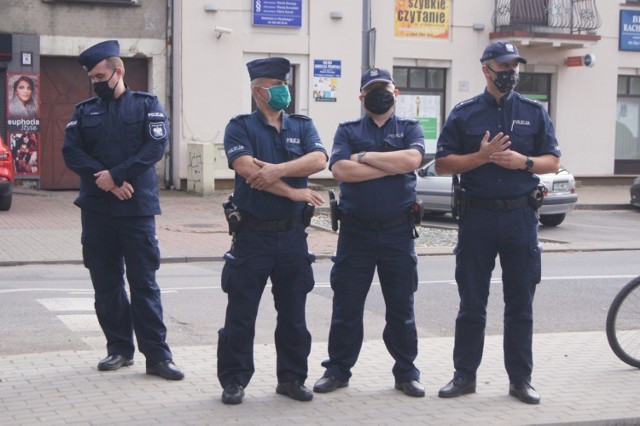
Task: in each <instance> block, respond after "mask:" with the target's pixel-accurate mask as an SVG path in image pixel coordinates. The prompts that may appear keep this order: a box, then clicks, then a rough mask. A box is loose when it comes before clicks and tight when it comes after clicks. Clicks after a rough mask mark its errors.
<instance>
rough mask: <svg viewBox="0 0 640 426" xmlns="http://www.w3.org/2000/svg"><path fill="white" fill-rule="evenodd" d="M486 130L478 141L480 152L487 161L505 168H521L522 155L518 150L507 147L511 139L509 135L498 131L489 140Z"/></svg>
mask: <svg viewBox="0 0 640 426" xmlns="http://www.w3.org/2000/svg"><path fill="white" fill-rule="evenodd" d="M489 137H490V135H489V132H488V131H487V132H486V133H485V135H484V137H483V138H482V141H481V142H480V153H481V155H482V156H483V158H485V159H486V161H487V162H491V163H494V164H496V165H498V166H500V167H504V168H505V169H521V168H522V167H523V165H524V160H525V158H524V156H523V155H522V154H520V153H519V152H516V151H512V150H510V149H509V146H511V141H510V140H509V136H508V135H505V134H504V133H502V132H500V133H498V134H497V135H495V136H494V137H493V139H491V141H489Z"/></svg>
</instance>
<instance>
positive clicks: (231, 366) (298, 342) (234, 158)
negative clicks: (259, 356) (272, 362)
mask: <svg viewBox="0 0 640 426" xmlns="http://www.w3.org/2000/svg"><path fill="white" fill-rule="evenodd" d="M247 68H248V70H249V76H250V78H251V94H252V95H253V98H254V99H255V102H256V105H257V110H256V111H254V112H253V113H252V114H247V115H240V116H237V117H235V118H233V119H231V121H230V122H229V124H228V125H227V128H226V130H225V136H224V146H225V151H226V154H227V158H228V162H229V167H230V168H232V169H233V170H234V171H235V187H234V193H233V204H234V205H235V211H234V212H232V215H233V217H234V218H235V219H237V218H238V217H239V218H240V222H239V225H238V224H237V222H234V223H235V226H237V228H236V229H234V231H235V232H234V235H233V242H232V246H231V249H230V250H229V251H228V252H227V253H226V254H225V255H224V258H225V265H224V268H223V270H222V289H223V290H224V291H225V292H226V293H227V297H228V304H227V312H226V318H225V324H224V327H223V328H221V329H220V330H219V332H218V379H219V381H220V384H221V385H222V387H223V388H224V391H223V393H222V402H223V403H225V404H240V403H241V402H242V399H243V397H244V388H246V387H247V385H248V384H249V381H250V380H251V377H252V376H253V373H254V371H255V367H254V362H253V340H254V335H255V322H256V316H257V314H258V306H259V303H260V298H261V296H262V293H263V291H264V288H265V286H266V284H267V279H269V278H271V283H272V288H271V292H272V293H273V298H274V302H275V308H276V311H277V312H278V315H277V320H276V321H277V325H276V331H275V344H276V353H277V371H276V374H277V378H278V385H277V387H276V392H277V393H279V394H282V395H286V396H289V397H290V398H292V399H295V400H298V401H309V400H311V399H312V398H313V393H312V392H311V391H310V390H309V389H308V388H307V387H306V386H304V382H305V380H306V378H307V370H308V366H307V358H308V356H309V352H310V351H311V335H310V334H309V331H308V330H307V325H306V319H305V307H306V306H305V305H306V300H307V293H308V292H310V291H311V290H312V289H313V286H314V283H315V282H314V278H313V271H312V269H311V263H312V262H313V261H314V260H315V257H314V256H313V255H312V254H311V253H309V250H308V247H307V239H306V236H307V234H306V232H305V226H307V225H308V221H309V220H310V212H311V211H312V210H310V209H312V208H313V207H314V206H320V205H322V204H323V199H322V197H321V196H320V194H318V193H317V192H316V191H313V190H311V189H309V188H307V177H308V176H310V175H312V174H313V173H316V172H319V171H321V170H323V169H324V168H325V166H326V162H327V153H326V150H325V148H324V146H323V145H322V142H321V141H320V137H319V136H318V133H317V131H316V128H315V126H314V124H313V122H312V121H311V119H310V118H308V117H306V116H303V115H288V114H286V113H285V112H284V110H285V109H286V108H287V107H288V106H289V102H290V101H291V95H290V94H289V89H288V86H287V74H288V73H289V69H290V63H289V61H288V60H287V59H285V58H277V57H271V58H265V59H257V60H254V61H251V62H249V63H248V64H247ZM305 218H306V220H307V221H306V222H305ZM230 224H231V222H230Z"/></svg>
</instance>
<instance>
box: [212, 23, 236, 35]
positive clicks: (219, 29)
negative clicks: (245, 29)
mask: <svg viewBox="0 0 640 426" xmlns="http://www.w3.org/2000/svg"><path fill="white" fill-rule="evenodd" d="M213 31H215V32H216V38H220V37H222V34H231V33H232V32H233V29H231V28H226V27H219V26H217V25H216V26H215V28H214V29H213Z"/></svg>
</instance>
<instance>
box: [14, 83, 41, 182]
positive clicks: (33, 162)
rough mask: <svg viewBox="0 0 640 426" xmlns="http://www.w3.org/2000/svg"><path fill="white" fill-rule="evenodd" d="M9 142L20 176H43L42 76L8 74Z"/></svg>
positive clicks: (16, 169)
mask: <svg viewBox="0 0 640 426" xmlns="http://www.w3.org/2000/svg"><path fill="white" fill-rule="evenodd" d="M6 76H7V80H6V85H7V132H8V135H7V136H8V137H7V142H8V145H9V147H10V149H11V154H12V155H13V164H14V172H15V174H16V176H21V175H29V176H33V175H39V174H40V167H39V159H40V91H39V88H40V74H36V73H7V75H6Z"/></svg>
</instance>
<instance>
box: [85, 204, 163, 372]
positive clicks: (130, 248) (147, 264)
mask: <svg viewBox="0 0 640 426" xmlns="http://www.w3.org/2000/svg"><path fill="white" fill-rule="evenodd" d="M81 217H82V255H83V259H84V266H85V267H86V268H87V269H89V273H90V275H91V281H92V283H93V289H94V291H95V309H96V315H97V317H98V322H99V323H100V327H102V331H103V332H104V335H105V337H106V339H107V353H108V354H109V355H121V356H124V357H125V358H129V359H132V358H133V354H134V352H135V346H134V343H133V332H134V331H135V335H136V339H137V341H138V347H139V349H140V352H142V353H143V354H144V355H145V358H146V364H147V366H153V365H156V364H157V363H159V362H161V361H164V360H166V359H171V358H172V355H171V351H170V350H169V346H168V345H167V344H166V336H167V328H166V327H165V325H164V322H163V319H162V301H161V297H160V288H159V287H158V283H157V282H156V271H157V270H158V268H159V267H160V250H159V248H158V239H157V237H156V224H155V217H154V216H134V217H110V216H106V215H102V214H99V213H95V212H91V211H88V210H84V209H83V210H82V214H81ZM125 265H126V276H127V281H128V283H129V290H130V292H131V301H129V297H128V296H127V292H126V289H125V281H124V276H125Z"/></svg>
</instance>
